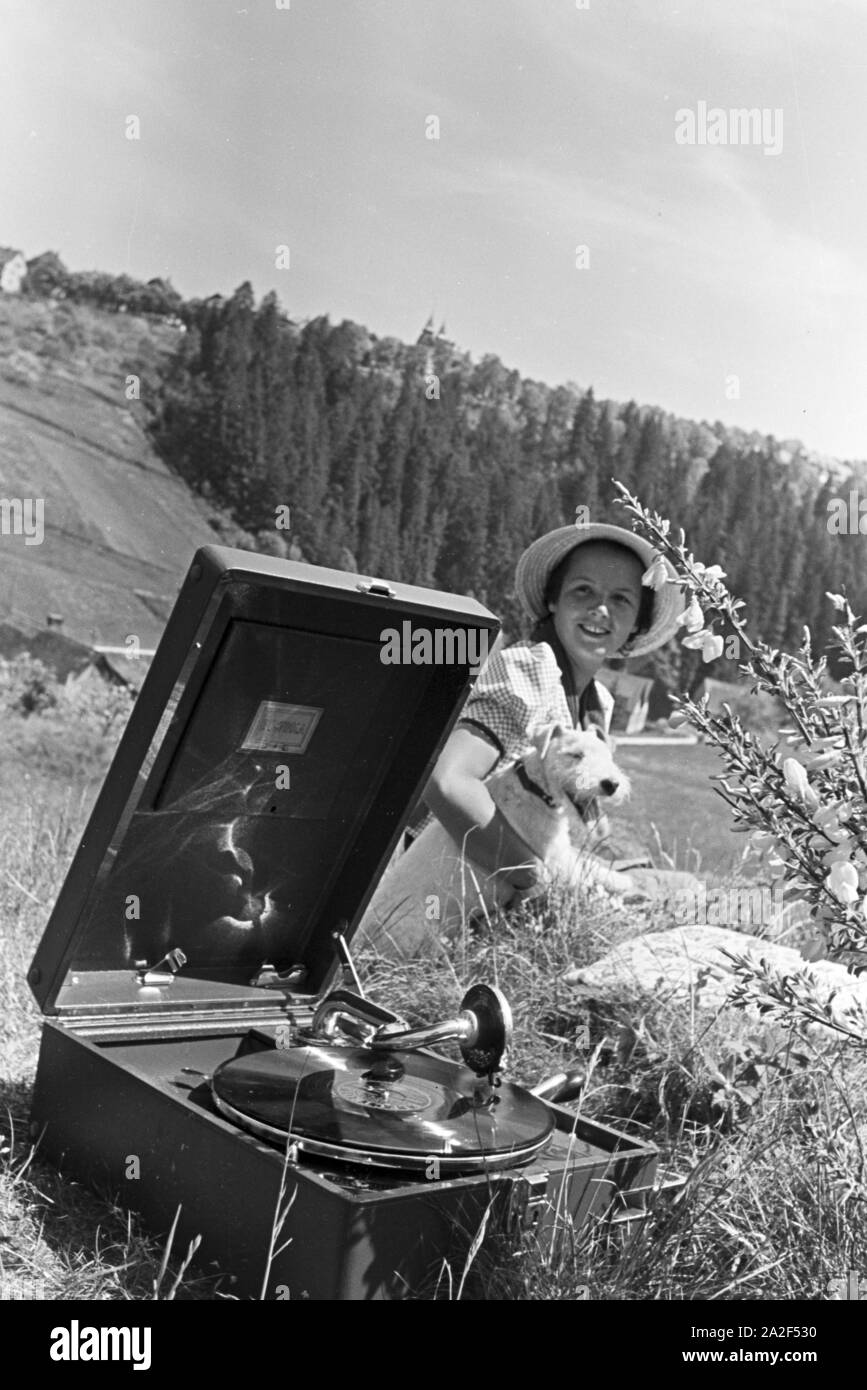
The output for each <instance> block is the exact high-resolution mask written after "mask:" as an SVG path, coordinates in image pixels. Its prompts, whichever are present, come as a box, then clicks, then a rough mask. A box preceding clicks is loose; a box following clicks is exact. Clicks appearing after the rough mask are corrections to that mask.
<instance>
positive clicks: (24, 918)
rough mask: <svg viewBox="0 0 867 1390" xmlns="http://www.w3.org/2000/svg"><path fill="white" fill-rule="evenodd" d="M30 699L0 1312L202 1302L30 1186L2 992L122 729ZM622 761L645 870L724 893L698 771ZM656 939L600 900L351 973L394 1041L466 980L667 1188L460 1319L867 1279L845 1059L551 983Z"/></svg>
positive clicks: (21, 1062) (537, 1065) (7, 875)
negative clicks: (641, 1151) (645, 1212)
mask: <svg viewBox="0 0 867 1390" xmlns="http://www.w3.org/2000/svg"><path fill="white" fill-rule="evenodd" d="M0 693H2V692H0ZM7 695H8V691H7ZM54 699H57V692H56V691H51V690H49V691H48V692H47V696H46V700H45V701H42V702H40V701H37V705H38V704H39V703H45V704H47V705H48V707H47V708H44V709H41V710H40V709H39V708H36V709H35V710H33V711H32V712H30V713H23V712H22V711H21V710H20V709H18V710H11V709H9V708H8V705H9V704H10V700H9V699H7V701H6V704H7V708H6V710H5V711H4V713H3V717H2V726H0V1298H2V1299H30V1298H47V1299H70V1298H85V1299H101V1300H104V1299H112V1300H124V1299H151V1298H154V1297H155V1296H156V1297H159V1298H167V1297H177V1298H193V1299H203V1298H206V1299H213V1298H220V1297H223V1296H226V1294H225V1292H224V1290H223V1288H222V1287H221V1285H220V1284H219V1282H215V1281H214V1280H213V1279H210V1278H203V1277H199V1276H198V1275H196V1274H195V1273H194V1272H193V1271H192V1270H191V1269H185V1268H184V1267H183V1261H182V1260H181V1261H180V1262H179V1259H178V1255H179V1254H180V1253H181V1252H174V1251H173V1252H171V1258H170V1259H169V1261H168V1263H167V1264H166V1262H165V1259H164V1255H165V1249H164V1242H163V1241H160V1240H158V1239H155V1238H154V1237H152V1236H150V1235H149V1234H148V1233H147V1232H145V1231H144V1230H143V1229H142V1227H141V1225H140V1223H139V1222H138V1220H137V1218H136V1217H135V1216H134V1215H131V1214H129V1213H128V1212H126V1211H124V1210H122V1209H121V1208H120V1207H118V1206H117V1205H115V1204H114V1202H113V1201H112V1200H111V1198H110V1196H108V1195H107V1196H105V1197H102V1198H101V1197H99V1196H97V1195H94V1194H93V1193H91V1192H90V1191H88V1190H87V1189H85V1188H83V1187H81V1186H79V1185H78V1184H76V1183H73V1182H70V1181H68V1180H66V1179H65V1178H64V1177H63V1176H62V1175H60V1174H58V1173H57V1172H55V1171H54V1169H52V1168H50V1167H48V1166H47V1165H45V1164H42V1163H41V1162H40V1159H39V1153H38V1150H37V1151H35V1152H34V1150H33V1148H32V1145H31V1140H30V1136H29V1132H28V1107H29V1098H30V1091H31V1087H32V1081H33V1076H34V1071H35V1065H36V1058H37V1051H38V1041H39V1027H40V1018H39V1012H38V1009H37V1007H36V1005H35V1003H34V1001H33V1000H32V997H31V995H30V992H29V989H28V988H27V986H26V983H25V973H26V970H27V967H28V964H29V961H30V958H31V956H32V953H33V950H34V948H35V945H36V943H37V941H38V939H39V937H40V935H41V933H42V930H43V928H44V925H45V922H46V920H47V917H48V914H49V911H50V909H51V906H52V904H53V901H54V899H55V896H56V894H57V891H58V889H59V887H60V884H61V882H62V880H63V876H64V873H65V871H66V868H67V865H68V863H69V860H70V858H71V856H72V853H73V852H74V849H75V847H76V845H77V842H78V838H79V836H80V833H81V830H82V828H83V825H84V823H85V820H86V816H87V812H88V810H89V807H90V805H91V804H92V801H93V797H94V795H95V793H96V791H97V789H98V787H99V784H100V781H101V779H102V776H103V775H104V772H105V769H106V767H107V765H108V761H109V759H110V754H111V749H112V746H113V744H114V741H115V739H116V737H117V735H118V733H119V731H120V728H121V727H122V724H123V720H124V718H125V715H126V712H127V704H126V701H125V699H124V697H123V696H122V695H120V694H118V693H116V692H112V691H110V690H108V689H107V688H103V687H91V688H90V689H89V690H88V689H84V690H82V691H80V692H79V693H78V694H73V695H65V696H61V697H60V698H59V700H58V702H57V703H55V704H53V705H52V704H51V701H52V700H54ZM11 703H15V702H14V701H11ZM622 760H623V762H624V764H625V765H626V766H627V767H628V770H629V771H630V773H631V774H632V776H633V780H634V789H635V790H634V797H633V801H632V804H631V807H630V809H629V812H628V817H629V830H630V833H631V834H632V835H633V836H634V837H635V838H640V837H643V840H644V842H645V844H649V845H650V847H651V848H652V849H653V852H654V855H655V857H656V861H657V863H659V864H663V863H666V862H668V860H669V859H670V860H671V861H673V862H674V863H675V864H676V865H677V866H678V867H684V868H690V869H693V870H696V869H697V868H701V871H702V873H704V874H706V875H708V876H709V877H713V876H716V879H717V880H718V881H721V882H722V881H724V880H725V878H726V875H729V876H730V875H732V874H737V873H738V872H739V870H738V867H737V866H738V856H739V851H740V848H741V840H740V837H737V836H735V835H732V834H731V833H730V832H729V830H728V822H727V812H726V810H725V807H724V806H723V805H722V802H721V801H720V800H719V799H718V798H716V797H715V796H714V794H713V791H712V789H711V787H710V784H709V781H708V779H709V775H710V774H711V773H712V772H713V771H715V770H716V765H717V763H716V757H715V755H714V754H712V753H711V752H710V751H709V750H707V749H705V748H704V747H702V746H698V747H695V748H681V749H678V750H676V751H675V750H671V751H670V750H668V749H660V748H658V747H648V748H641V747H638V746H634V745H633V746H631V747H629V748H624V750H623V758H622ZM650 823H652V824H653V825H655V826H656V829H657V832H658V833H657V835H656V836H655V835H654V834H653V833H652V832H651V833H648V826H649V824H650ZM669 924H670V923H669V921H668V920H667V919H666V917H665V913H664V912H656V913H655V914H654V913H652V914H650V916H649V917H648V916H646V917H645V918H644V919H642V920H640V921H639V920H637V919H636V917H635V915H634V912H633V913H629V912H625V911H624V909H623V908H622V907H615V906H613V905H612V902H611V901H610V900H608V899H603V898H601V897H590V896H588V897H586V898H585V897H581V898H580V899H578V898H575V897H574V896H573V897H570V898H568V899H566V898H561V899H559V900H556V899H554V898H553V897H552V898H549V899H548V900H546V901H544V902H543V905H542V906H541V907H534V908H531V907H530V906H527V907H524V908H523V909H522V910H521V911H520V912H519V913H518V914H516V915H515V916H513V917H512V918H510V919H509V920H503V921H498V922H494V923H492V930H491V931H490V932H488V933H482V934H473V933H470V931H469V930H468V931H466V932H465V933H464V934H463V935H462V937H461V939H460V940H458V941H457V942H456V943H455V945H454V947H453V950H452V952H451V956H450V966H449V968H448V969H447V970H443V969H441V968H436V969H434V968H432V967H431V966H429V965H425V964H413V965H402V966H396V965H393V964H390V963H388V962H386V961H384V960H382V959H380V958H378V957H377V956H375V955H374V954H372V953H370V952H366V953H362V954H361V956H360V961H359V963H360V968H361V971H362V973H363V976H364V979H365V983H366V986H367V988H368V990H369V992H370V993H371V995H372V996H373V997H374V998H376V999H378V1000H379V1001H380V1002H382V1003H384V1004H387V1005H392V1006H394V1007H396V1008H399V1010H400V1011H401V1012H402V1013H403V1014H404V1016H406V1017H407V1018H408V1019H409V1020H410V1022H417V1021H426V1022H429V1021H430V1020H431V1019H432V1018H435V1017H442V1016H445V1014H446V1011H451V1010H453V1009H454V1007H455V1005H456V1004H457V1002H458V1000H459V999H460V997H461V995H462V993H463V991H464V989H465V988H466V986H467V984H468V983H470V982H471V981H472V980H474V979H480V978H481V979H488V980H492V981H495V982H496V983H497V984H499V986H500V988H502V989H503V990H504V992H505V993H506V995H507V997H508V998H509V999H510V1002H511V1004H512V1007H513V1010H514V1013H515V1020H516V1036H515V1044H514V1047H513V1050H512V1054H511V1062H510V1072H511V1076H512V1077H513V1079H516V1080H519V1081H526V1082H528V1083H530V1084H532V1083H535V1082H536V1081H537V1080H538V1079H539V1078H540V1077H541V1076H544V1075H548V1074H550V1073H553V1072H555V1071H558V1070H560V1069H565V1068H569V1067H573V1066H575V1065H576V1062H577V1063H578V1064H580V1065H583V1066H584V1067H585V1069H586V1073H587V1081H586V1085H585V1089H584V1092H583V1095H582V1099H581V1101H580V1108H581V1110H582V1112H583V1113H586V1114H588V1115H591V1116H593V1117H595V1118H599V1119H602V1120H604V1121H607V1122H610V1123H612V1124H615V1125H617V1126H619V1127H620V1128H622V1129H625V1130H628V1131H629V1132H632V1133H634V1134H637V1135H641V1136H643V1137H646V1138H649V1139H651V1140H652V1141H653V1142H655V1143H656V1144H657V1145H658V1146H659V1148H660V1150H661V1152H662V1156H663V1163H664V1166H665V1169H666V1170H667V1172H668V1174H669V1175H672V1176H675V1177H677V1178H679V1179H680V1180H681V1182H680V1185H679V1186H677V1187H672V1188H670V1189H669V1190H668V1191H667V1192H664V1193H660V1194H659V1196H658V1197H657V1198H655V1199H653V1200H652V1202H651V1214H650V1217H649V1219H648V1220H647V1221H645V1222H644V1223H642V1224H641V1225H640V1226H639V1227H638V1229H637V1231H634V1232H633V1233H632V1234H631V1235H630V1236H628V1237H626V1236H625V1235H624V1234H623V1233H622V1231H620V1230H618V1229H615V1228H612V1227H610V1226H609V1225H608V1224H607V1223H606V1222H604V1221H598V1222H596V1223H594V1224H591V1225H590V1226H589V1227H586V1228H585V1229H584V1230H582V1231H581V1232H580V1233H579V1234H578V1235H577V1236H576V1237H575V1238H574V1239H573V1240H570V1241H568V1242H564V1243H562V1245H561V1246H559V1247H558V1248H557V1250H556V1251H553V1252H552V1249H551V1248H550V1247H546V1248H535V1247H530V1246H528V1247H525V1248H523V1249H521V1250H520V1251H518V1252H517V1254H516V1255H514V1256H512V1257H510V1258H509V1259H508V1261H506V1260H501V1259H489V1260H488V1262H487V1263H485V1259H484V1258H482V1257H480V1258H479V1262H478V1272H479V1275H480V1278H481V1281H482V1282H481V1293H480V1292H479V1287H478V1286H476V1293H475V1296H476V1297H479V1296H482V1297H487V1298H489V1299H501V1298H512V1299H515V1298H517V1299H524V1300H538V1301H543V1300H544V1301H551V1300H556V1301H573V1300H576V1299H578V1298H581V1297H583V1296H585V1295H584V1290H587V1291H589V1297H590V1298H591V1299H611V1300H648V1299H663V1300H683V1299H699V1300H728V1299H744V1300H770V1299H824V1298H827V1297H829V1296H831V1295H830V1294H829V1292H828V1291H829V1290H830V1289H832V1288H833V1287H835V1286H836V1284H835V1281H840V1280H841V1279H842V1280H845V1278H846V1276H847V1272H848V1271H850V1270H855V1271H859V1270H860V1271H861V1272H862V1273H865V1272H867V1221H865V1198H867V1163H865V1141H867V1126H865V1120H864V1115H865V1101H867V1063H865V1061H864V1059H863V1054H862V1055H861V1058H860V1059H859V1057H858V1056H856V1055H853V1054H852V1053H851V1051H850V1052H847V1051H846V1049H845V1048H844V1047H843V1046H842V1045H840V1044H838V1043H836V1042H834V1041H829V1042H827V1043H817V1042H816V1041H808V1040H805V1039H800V1038H798V1037H797V1036H790V1035H789V1034H786V1033H783V1032H782V1030H774V1029H773V1028H769V1027H764V1026H759V1025H758V1024H757V1022H756V1020H755V1019H754V1018H753V1019H751V1018H750V1017H749V1016H747V1015H744V1014H741V1013H739V1012H737V1011H735V1010H733V1009H730V1008H728V1009H723V1010H720V1011H719V1013H717V1014H702V1013H700V1012H698V1011H696V1010H691V1009H688V1008H684V1007H683V1005H682V1003H676V1002H675V1001H673V1000H669V999H667V998H666V997H665V994H664V991H661V992H660V991H657V992H655V993H654V995H653V996H652V997H647V996H645V997H642V996H641V995H637V994H635V992H634V991H629V990H625V991H624V995H623V998H622V999H618V1000H616V1001H614V1002H611V1001H609V1002H608V1003H607V1004H605V1005H600V1004H596V1003H595V1002H594V1001H592V1000H590V1001H588V1000H586V999H579V998H577V997H576V996H575V994H574V992H573V991H571V990H570V989H569V988H568V987H566V986H565V985H564V984H563V983H562V980H561V979H560V976H561V975H562V973H563V971H564V970H565V969H566V967H567V966H568V965H570V964H573V963H576V962H577V963H589V962H590V961H591V960H594V959H596V958H597V957H598V956H599V955H601V954H602V953H603V952H604V951H605V950H606V949H607V948H608V946H610V945H611V944H614V943H616V942H617V941H619V940H623V939H624V938H625V937H627V936H629V935H631V934H634V932H635V931H636V930H638V929H640V928H641V929H647V928H650V929H657V928H662V927H665V926H667V925H669ZM587 1027H589V1032H590V1049H589V1052H588V1051H585V1052H582V1053H579V1052H578V1050H577V1044H576V1039H577V1037H578V1036H579V1032H581V1031H582V1030H584V1029H585V1028H587ZM457 1282H458V1281H457V1279H456V1280H455V1285H457Z"/></svg>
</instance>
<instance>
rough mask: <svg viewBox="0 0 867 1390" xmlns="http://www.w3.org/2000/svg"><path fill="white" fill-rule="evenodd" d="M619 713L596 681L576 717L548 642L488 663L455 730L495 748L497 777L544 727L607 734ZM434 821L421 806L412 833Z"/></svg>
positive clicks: (520, 645)
mask: <svg viewBox="0 0 867 1390" xmlns="http://www.w3.org/2000/svg"><path fill="white" fill-rule="evenodd" d="M613 709H614V700H613V697H612V696H611V695H610V694H609V692H608V691H607V690H606V689H605V686H604V685H600V684H599V682H598V681H591V682H590V684H589V685H588V686H587V687H586V688H585V690H584V692H583V694H582V696H581V700H580V703H579V704H578V707H577V716H578V717H577V718H573V715H572V710H571V709H570V705H569V701H568V700H567V698H566V691H565V689H564V687H563V679H562V676H561V673H560V667H559V665H558V663H557V658H556V656H555V655H554V652H553V650H552V648H551V647H550V646H549V645H548V643H547V642H532V641H523V642H515V643H514V644H513V645H512V646H511V647H505V648H503V649H502V650H500V651H496V652H494V654H493V655H492V656H490V657H489V658H488V660H487V662H486V663H485V667H484V669H483V670H482V672H481V675H480V676H479V678H478V680H477V681H476V684H475V686H474V687H473V690H472V693H471V694H470V696H469V698H468V699H467V702H466V704H465V705H464V708H463V710H462V712H461V717H460V719H459V720H458V722H457V724H456V725H455V727H456V728H458V729H468V730H469V731H470V733H474V734H481V735H482V736H483V737H484V738H486V739H487V740H488V742H490V743H492V744H493V745H494V747H495V748H496V749H497V751H498V753H499V755H500V756H499V758H498V759H497V762H496V763H495V764H494V767H493V768H492V769H491V771H492V772H493V771H494V770H495V768H496V767H497V766H499V764H500V763H501V762H502V761H503V760H504V759H505V760H507V761H508V760H509V759H511V758H516V757H517V756H518V754H519V753H521V752H523V750H524V749H525V748H526V746H527V744H528V743H529V741H530V738H531V737H532V735H533V733H534V732H535V731H536V729H538V728H539V727H540V726H541V725H544V724H552V723H554V722H559V723H560V724H562V725H564V727H565V728H567V729H571V728H579V727H580V728H583V729H586V728H588V727H589V726H590V725H592V724H598V725H599V726H600V727H601V728H602V729H604V730H605V732H606V733H607V732H608V728H609V726H610V724H611V714H612V711H613ZM432 820H433V814H432V813H431V812H429V811H428V810H427V807H426V806H425V804H424V803H423V802H421V803H420V804H419V806H418V807H417V809H416V813H415V815H414V816H413V818H412V820H411V822H410V825H409V826H408V827H407V831H408V833H409V834H410V835H411V836H412V837H415V836H416V835H418V834H420V833H421V831H422V830H423V829H424V828H425V826H426V825H427V824H428V823H429V822H430V821H432Z"/></svg>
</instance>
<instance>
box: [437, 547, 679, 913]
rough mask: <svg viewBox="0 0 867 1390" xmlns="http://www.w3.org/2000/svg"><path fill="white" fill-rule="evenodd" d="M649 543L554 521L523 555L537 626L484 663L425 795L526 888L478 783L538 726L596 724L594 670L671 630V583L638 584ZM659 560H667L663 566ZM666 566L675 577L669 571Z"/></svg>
mask: <svg viewBox="0 0 867 1390" xmlns="http://www.w3.org/2000/svg"><path fill="white" fill-rule="evenodd" d="M656 558H657V557H656V553H655V552H654V550H653V548H652V547H651V546H650V545H649V544H648V543H647V542H646V541H643V540H641V539H640V538H639V537H638V536H634V535H633V534H632V532H631V531H626V530H623V528H622V527H619V526H606V525H602V524H590V525H587V526H583V527H576V526H562V527H560V528H559V529H558V530H556V531H550V532H549V533H548V534H547V535H545V536H541V537H540V538H539V539H538V540H537V541H534V542H533V544H532V545H531V546H529V547H528V549H527V550H525V551H524V553H523V555H522V556H521V558H520V560H519V561H518V566H517V570H516V573H515V589H516V593H517V595H518V598H519V599H520V602H521V604H522V607H523V608H524V609H525V610H526V612H527V613H528V615H529V616H530V617H531V618H532V619H534V620H535V628H534V630H533V633H532V636H531V637H530V639H529V640H528V641H523V642H516V643H515V644H514V645H513V646H511V647H506V648H505V649H503V650H502V651H499V652H496V653H495V654H494V655H493V656H492V657H491V659H490V661H489V662H488V663H487V665H486V667H485V669H484V671H483V672H482V674H481V676H480V677H479V680H478V681H477V683H476V686H475V689H474V690H473V693H472V694H471V695H470V697H469V699H468V701H467V703H466V705H465V706H464V710H463V713H462V715H461V718H460V720H459V722H458V724H457V725H456V727H455V730H454V732H453V733H452V735H451V737H450V738H449V741H448V743H447V744H446V746H445V748H444V749H443V752H442V754H441V755H440V758H439V761H438V762H437V765H436V767H435V769H434V772H433V775H432V777H431V779H430V782H429V783H428V786H427V789H426V791H425V801H426V802H427V805H428V806H429V807H430V809H431V811H433V813H434V814H435V815H436V817H437V818H438V820H439V821H440V822H441V823H442V824H443V825H444V826H445V828H446V830H448V832H449V834H450V835H451V836H452V839H454V840H455V841H456V843H457V844H464V843H465V844H466V852H467V853H468V854H469V855H470V856H471V857H472V858H473V859H474V860H475V862H476V863H477V864H479V865H480V866H481V868H483V869H487V870H489V872H491V873H493V872H495V871H496V870H499V869H501V868H502V867H503V866H504V865H521V866H522V867H520V868H517V869H515V870H514V872H513V873H511V874H510V875H509V878H510V880H511V882H512V883H513V884H514V885H515V886H516V887H521V888H523V887H529V886H531V885H532V883H533V880H534V874H533V871H532V868H531V867H523V862H524V861H525V860H526V859H527V847H526V845H524V844H523V843H522V842H521V840H520V839H519V838H518V837H517V836H516V835H515V834H514V832H513V831H512V830H511V829H510V827H509V826H508V825H507V823H506V822H505V821H504V820H503V818H502V816H501V815H500V814H499V812H498V811H497V810H496V808H495V806H494V803H493V801H492V800H491V798H490V796H489V794H488V792H487V789H486V788H485V783H484V779H485V778H486V777H487V776H488V774H489V773H490V772H492V771H493V770H494V768H495V767H496V766H497V764H498V763H499V762H500V760H501V759H503V758H506V759H508V758H512V757H515V756H517V754H518V753H519V752H520V751H521V750H522V749H523V748H524V747H525V746H526V744H527V740H528V734H529V733H530V732H531V731H532V730H533V729H534V728H535V727H537V726H538V725H540V724H546V723H551V722H552V721H554V720H558V721H559V722H560V723H561V724H563V725H564V726H565V727H566V728H571V727H575V728H582V727H583V728H587V727H588V726H589V725H591V724H593V723H596V724H600V725H601V726H602V728H603V729H604V730H605V731H606V732H607V730H608V726H609V724H610V721H611V711H612V708H613V700H612V698H611V696H610V695H609V693H608V691H607V690H606V689H605V687H604V686H602V685H599V684H598V683H597V682H596V681H595V680H594V677H595V675H596V672H597V671H598V670H599V667H600V666H602V665H604V663H605V662H606V661H608V660H609V659H610V658H611V657H614V656H624V655H626V654H628V655H630V656H638V655H642V654H643V653H645V652H649V651H653V649H654V648H655V647H659V646H661V645H662V644H663V643H664V642H666V641H668V639H669V638H670V637H671V636H672V634H673V632H674V631H675V628H676V627H677V619H678V616H679V614H680V612H681V610H682V608H683V601H682V598H681V593H680V589H679V588H677V587H675V586H674V585H670V584H665V585H663V586H662V587H661V588H659V589H653V588H650V587H648V586H646V585H644V584H642V576H643V575H644V574H645V573H646V571H647V570H648V569H649V568H650V566H651V564H652V563H653V562H654V560H656ZM664 563H665V564H666V565H667V562H664ZM667 572H668V573H670V575H671V577H674V570H673V569H671V567H670V566H668V568H667Z"/></svg>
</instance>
